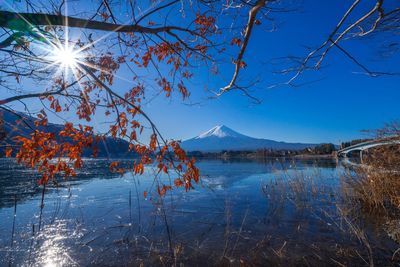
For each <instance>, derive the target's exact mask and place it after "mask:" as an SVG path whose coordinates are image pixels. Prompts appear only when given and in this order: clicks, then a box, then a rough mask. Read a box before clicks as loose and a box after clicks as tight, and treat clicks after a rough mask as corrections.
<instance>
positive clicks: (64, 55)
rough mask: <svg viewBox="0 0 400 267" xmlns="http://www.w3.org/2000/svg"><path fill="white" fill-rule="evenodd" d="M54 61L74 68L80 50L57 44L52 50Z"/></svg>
mask: <svg viewBox="0 0 400 267" xmlns="http://www.w3.org/2000/svg"><path fill="white" fill-rule="evenodd" d="M52 54H53V55H52V58H53V60H54V62H55V63H56V64H58V65H60V66H62V67H66V68H73V67H76V65H77V63H78V58H79V56H78V52H77V51H74V50H73V49H72V48H70V47H67V46H55V47H54V50H53V51H52Z"/></svg>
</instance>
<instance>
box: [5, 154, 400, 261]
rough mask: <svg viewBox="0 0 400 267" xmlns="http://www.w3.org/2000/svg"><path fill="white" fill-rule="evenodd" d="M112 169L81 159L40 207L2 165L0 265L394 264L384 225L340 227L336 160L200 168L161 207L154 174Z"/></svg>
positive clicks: (31, 180) (28, 185) (367, 220)
mask: <svg viewBox="0 0 400 267" xmlns="http://www.w3.org/2000/svg"><path fill="white" fill-rule="evenodd" d="M109 163H110V161H107V160H87V161H85V168H84V169H83V170H82V171H81V172H80V173H78V176H77V177H76V178H75V179H73V180H69V181H62V182H60V183H59V184H58V186H57V187H56V186H49V187H48V188H46V192H45V197H44V206H43V209H41V198H42V189H41V188H40V187H38V186H37V184H36V183H37V180H38V175H37V174H36V173H35V172H34V171H32V170H27V169H24V168H22V167H20V166H19V165H16V164H15V163H14V162H13V161H12V160H9V159H2V160H0V266H90V265H92V266H99V265H100V266H127V265H129V266H135V265H140V264H141V263H144V266H152V265H161V266H162V265H164V264H166V265H167V266H168V265H169V266H170V265H171V264H170V263H168V262H167V261H168V260H167V259H168V257H169V256H170V255H171V253H174V254H175V255H176V257H175V258H176V261H177V262H178V263H183V264H185V265H186V266H205V265H233V266H239V265H245V266H246V265H247V264H249V263H251V264H252V265H265V264H277V265H304V266H307V265H315V264H323V265H333V266H335V265H336V266H337V265H338V264H339V263H340V264H344V265H348V264H350V265H354V264H357V265H367V262H368V263H369V255H370V254H371V253H370V252H371V250H372V252H373V260H374V263H375V265H385V266H388V265H393V266H398V265H396V264H398V262H396V259H395V260H394V261H393V260H392V256H393V253H394V251H395V250H396V249H397V244H396V243H395V242H394V241H393V240H392V239H391V238H389V236H388V234H387V232H385V231H384V229H383V227H382V224H383V223H384V222H382V220H381V219H382V218H379V216H375V215H371V214H356V215H354V214H351V211H350V212H347V213H346V214H347V215H348V217H343V212H344V211H343V209H342V208H340V207H342V206H339V205H340V204H341V203H342V200H341V199H339V198H338V194H337V192H338V191H340V190H341V186H342V183H341V179H340V178H339V177H340V175H341V173H342V172H343V171H344V168H343V167H342V166H341V165H340V164H339V165H337V163H336V161H335V160H333V159H323V160H322V159H319V160H311V159H310V160H282V159H279V160H278V159H271V160H267V161H264V162H260V161H219V160H213V161H208V160H207V161H206V160H204V161H199V162H198V167H199V168H200V170H201V174H202V180H201V184H199V185H197V186H196V188H195V190H191V191H189V192H184V191H183V190H173V191H172V192H171V193H169V194H168V195H167V196H166V197H164V198H163V199H160V198H159V197H158V196H157V195H156V194H155V193H152V192H153V191H154V189H155V186H156V184H157V181H154V173H153V171H152V170H151V169H147V170H146V173H145V174H144V175H142V176H137V177H135V176H133V175H132V174H131V173H125V174H124V175H122V176H119V175H115V174H112V173H110V172H109V170H108V166H109ZM294 177H295V178H294ZM172 179H173V178H172ZM144 191H148V192H149V195H148V197H147V199H145V198H144V196H143V192H144ZM338 207H339V208H338ZM347 220H350V222H351V223H355V224H356V223H357V224H356V225H361V226H362V229H363V231H364V233H365V235H366V237H367V240H368V242H369V246H370V247H371V248H372V249H371V250H369V249H368V246H366V244H365V242H364V241H363V240H360V238H359V237H357V236H356V235H354V234H352V232H351V231H349V228H351V227H350V226H349V221H347ZM353 227H354V226H353ZM169 245H172V252H171V249H169ZM395 258H396V257H395Z"/></svg>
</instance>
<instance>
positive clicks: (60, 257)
mask: <svg viewBox="0 0 400 267" xmlns="http://www.w3.org/2000/svg"><path fill="white" fill-rule="evenodd" d="M79 236H80V234H79V233H78V232H77V231H74V232H71V229H70V228H69V229H68V221H66V220H59V221H56V222H54V223H53V224H51V225H46V226H45V227H44V228H43V230H42V231H41V232H40V233H39V234H38V236H37V237H36V238H35V239H36V240H37V246H36V248H34V251H33V257H32V258H33V259H34V262H35V263H34V264H33V265H34V266H45V267H58V266H78V263H77V262H75V261H74V260H73V257H72V256H71V251H70V245H68V244H67V241H70V240H71V239H72V240H73V239H75V238H77V237H79Z"/></svg>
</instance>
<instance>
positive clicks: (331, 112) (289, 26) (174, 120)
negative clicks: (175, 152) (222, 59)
mask: <svg viewBox="0 0 400 267" xmlns="http://www.w3.org/2000/svg"><path fill="white" fill-rule="evenodd" d="M351 2H352V1H304V5H302V8H300V9H299V11H298V12H291V13H288V14H283V16H281V15H279V16H276V17H278V20H277V22H276V23H277V30H276V31H275V32H272V33H271V32H267V31H264V29H265V28H261V27H260V28H256V32H254V35H253V39H252V40H251V41H250V45H249V48H248V50H247V52H246V54H245V61H246V63H247V64H248V66H249V67H248V68H247V69H246V71H245V72H243V73H242V76H244V77H243V78H245V79H246V78H247V79H251V78H252V77H256V76H257V77H261V79H262V82H261V83H260V85H258V86H257V88H254V89H253V90H252V92H253V94H254V95H255V96H257V97H258V98H259V99H261V100H262V103H261V104H258V105H254V104H252V103H251V101H250V100H249V99H248V98H246V97H244V96H243V95H242V94H240V93H239V92H231V93H228V94H225V95H223V96H222V97H219V98H218V99H214V100H209V99H207V97H205V95H207V94H205V93H204V84H203V83H202V82H199V81H203V82H204V83H206V84H207V86H208V87H211V88H213V87H214V88H216V89H218V88H220V87H221V86H222V85H224V83H223V81H225V82H226V81H228V80H229V78H230V75H231V74H232V71H233V66H232V67H231V68H229V67H224V71H223V72H222V73H221V77H218V78H216V77H210V75H207V74H203V75H200V77H199V76H197V77H196V78H195V79H197V80H196V84H195V85H194V86H193V88H191V90H192V94H193V95H192V102H197V101H200V102H201V104H200V105H194V106H191V105H190V106H188V105H185V104H182V103H181V101H179V100H177V99H176V100H173V101H165V99H162V98H160V99H157V100H156V101H154V102H152V103H150V104H149V105H147V106H146V107H145V109H146V110H147V112H148V113H149V114H150V115H151V116H152V117H153V118H154V120H155V121H156V123H157V124H158V125H159V127H160V129H161V130H162V132H164V133H165V134H166V136H168V137H171V138H178V139H179V138H182V139H186V138H191V137H193V136H196V135H197V134H199V133H200V132H203V131H205V130H208V129H209V128H211V127H213V126H215V125H217V124H225V125H227V126H229V127H231V128H232V129H234V130H236V131H238V132H240V133H243V134H246V135H250V136H254V137H261V138H269V139H274V140H280V141H296V142H297V141H300V142H334V143H339V142H341V141H345V140H350V139H354V138H360V137H364V136H365V135H364V134H363V133H361V132H360V131H361V130H365V129H374V128H378V127H381V126H383V124H384V123H385V122H390V121H393V120H396V119H400V108H399V107H400V106H399V103H398V100H399V99H400V91H399V82H400V76H380V77H369V76H367V75H365V74H362V73H361V72H362V71H361V69H360V68H359V67H358V66H356V65H355V64H354V63H352V62H351V61H350V60H349V59H348V58H347V57H346V56H344V55H343V54H342V53H341V52H340V51H338V50H337V49H333V50H331V54H329V55H328V56H327V58H326V61H325V62H324V64H323V68H322V69H321V70H320V71H312V72H308V73H305V74H304V75H303V76H302V77H300V79H299V80H298V83H299V84H301V83H305V85H303V86H299V87H289V86H279V87H275V88H273V89H269V85H272V84H276V83H277V82H278V81H286V80H287V79H288V78H287V77H283V78H282V77H280V76H278V75H274V74H273V73H272V72H271V70H274V69H279V67H280V66H272V64H271V62H275V61H276V60H275V59H276V58H279V57H285V56H288V55H295V56H305V55H307V51H308V50H307V49H306V48H305V47H316V46H317V45H319V44H320V43H321V42H323V41H324V40H325V38H326V37H327V35H328V34H329V32H330V31H331V30H332V29H333V27H334V26H335V25H336V23H337V22H338V20H339V19H340V16H341V15H342V14H343V13H344V12H345V10H346V9H347V8H348V6H349V5H350V3H351ZM264 23H265V22H264ZM390 38H391V37H390ZM390 40H392V39H389V38H388V36H385V35H381V36H376V37H369V38H366V39H363V40H351V41H344V42H343V43H342V46H343V47H344V48H345V49H347V50H348V51H349V52H351V53H352V55H354V56H355V57H357V59H358V60H360V61H361V62H363V63H364V64H365V65H366V66H368V67H369V68H370V69H372V70H375V71H385V70H393V69H394V70H395V67H396V66H397V65H398V62H399V59H400V58H399V56H398V55H394V56H393V57H391V58H382V57H381V56H380V54H379V51H381V50H382V49H383V48H382V47H383V45H385V44H388V42H390ZM282 67H284V66H282ZM210 83H211V84H210ZM218 86H219V87H218ZM166 114H168V116H165V115H166Z"/></svg>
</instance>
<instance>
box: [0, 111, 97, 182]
mask: <svg viewBox="0 0 400 267" xmlns="http://www.w3.org/2000/svg"><path fill="white" fill-rule="evenodd" d="M35 124H36V126H45V125H47V118H45V117H42V119H39V120H37V121H36V122H35ZM99 138H100V137H97V136H95V135H94V134H93V128H92V127H89V126H82V125H79V128H78V129H75V128H74V126H73V124H72V123H66V124H65V125H64V129H63V130H62V131H60V132H59V134H58V135H56V134H55V133H51V132H44V131H41V130H35V131H34V132H33V133H32V134H31V135H30V137H22V136H18V137H16V142H17V143H18V144H19V145H20V149H19V150H18V151H17V153H16V156H15V157H16V159H17V161H18V162H19V163H22V164H24V165H26V166H28V167H31V168H37V169H38V171H39V172H40V173H41V175H42V178H41V179H40V181H39V183H40V184H47V183H48V182H49V180H52V179H54V178H55V175H56V174H58V173H63V174H64V175H65V176H66V177H68V176H75V175H76V173H75V170H76V169H79V168H81V167H82V153H83V149H85V148H94V150H93V153H94V154H96V149H95V145H96V144H97V143H98V141H99ZM11 153H12V149H11V148H8V149H7V151H6V156H8V157H9V156H11ZM63 158H67V159H63Z"/></svg>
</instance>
